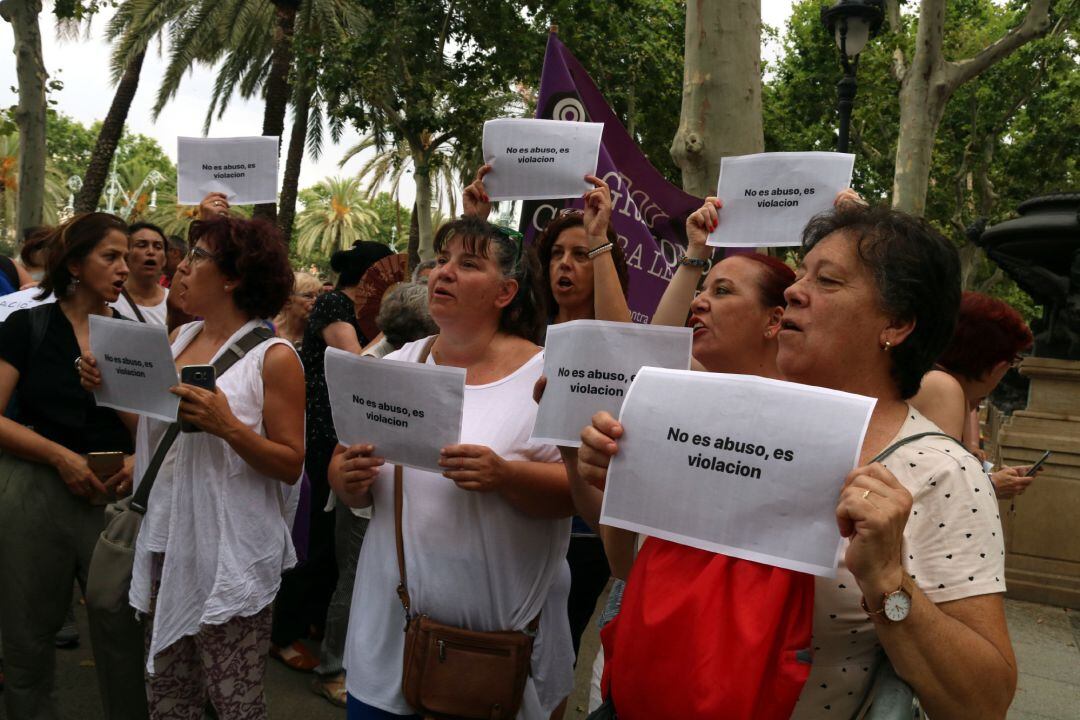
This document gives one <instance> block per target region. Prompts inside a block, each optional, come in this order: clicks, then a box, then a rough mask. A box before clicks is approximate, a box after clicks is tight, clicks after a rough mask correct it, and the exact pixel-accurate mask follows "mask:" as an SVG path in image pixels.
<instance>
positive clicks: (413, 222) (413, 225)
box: [408, 202, 420, 271]
mask: <svg viewBox="0 0 1080 720" xmlns="http://www.w3.org/2000/svg"><path fill="white" fill-rule="evenodd" d="M417 215H418V213H417V212H416V203H415V202H414V203H413V206H412V212H411V213H410V214H409V248H408V251H409V270H410V271H411V270H412V269H413V268H415V267H416V266H417V265H419V264H420V223H419V221H418V218H417Z"/></svg>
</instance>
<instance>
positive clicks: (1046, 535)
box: [996, 357, 1080, 609]
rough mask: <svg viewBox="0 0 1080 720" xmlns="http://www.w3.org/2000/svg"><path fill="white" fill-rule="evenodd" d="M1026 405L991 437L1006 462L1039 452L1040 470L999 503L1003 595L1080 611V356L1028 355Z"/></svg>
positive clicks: (1022, 370) (1021, 462) (1015, 462)
mask: <svg viewBox="0 0 1080 720" xmlns="http://www.w3.org/2000/svg"><path fill="white" fill-rule="evenodd" d="M1020 373H1021V374H1023V375H1025V376H1027V377H1028V378H1030V380H1031V388H1030V391H1029V394H1028V404H1027V408H1026V409H1025V410H1018V411H1016V412H1014V413H1013V415H1012V417H1011V418H1009V419H1008V420H1007V421H1006V422H1005V423H1004V424H1003V425H1002V426H1001V429H1000V431H999V433H998V436H997V448H996V450H997V455H998V458H999V460H1000V461H1001V462H1002V463H1003V464H1005V465H1028V464H1031V463H1033V462H1034V461H1035V460H1037V459H1038V458H1039V457H1040V456H1041V455H1042V453H1043V451H1044V450H1050V451H1051V452H1052V453H1053V454H1052V455H1051V456H1050V458H1049V460H1047V462H1046V464H1045V465H1044V466H1043V467H1044V468H1045V469H1044V472H1043V473H1041V474H1040V475H1039V478H1038V479H1037V480H1036V481H1035V482H1034V483H1032V485H1031V486H1030V487H1029V488H1028V490H1027V491H1026V492H1025V493H1024V494H1023V495H1020V496H1018V497H1016V498H1015V500H1014V501H1008V500H1006V501H1002V502H1001V520H1002V524H1003V526H1004V529H1005V577H1006V580H1007V584H1008V596H1009V597H1012V598H1016V599H1020V600H1028V601H1031V602H1038V603H1045V604H1050V605H1059V606H1063V607H1070V608H1075V609H1080V361H1075V360H1052V359H1047V358H1039V357H1029V358H1026V359H1025V360H1024V362H1023V364H1022V365H1021V366H1020Z"/></svg>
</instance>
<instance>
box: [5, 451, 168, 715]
mask: <svg viewBox="0 0 1080 720" xmlns="http://www.w3.org/2000/svg"><path fill="white" fill-rule="evenodd" d="M103 523H104V508H102V507H94V506H92V505H89V504H88V503H87V502H86V501H85V500H82V499H80V498H77V497H75V496H74V495H72V494H71V493H70V492H68V490H67V488H66V487H65V485H64V483H63V481H62V480H61V479H60V476H59V475H58V474H57V473H56V471H55V470H53V469H52V468H51V467H49V466H47V465H41V464H38V463H31V462H27V461H25V460H20V459H18V458H15V457H12V456H11V455H8V454H2V453H0V637H2V638H3V651H4V652H3V657H4V673H5V675H6V680H5V686H4V692H3V693H2V695H3V698H4V707H5V709H6V711H7V717H8V718H9V720H53V719H54V718H59V717H61V713H60V712H59V710H58V708H57V707H56V699H55V697H54V688H53V682H54V675H55V672H56V648H55V646H54V645H53V636H55V635H56V633H57V631H58V630H60V628H61V626H63V624H64V616H65V615H66V614H67V609H68V607H69V605H70V603H71V586H72V582H73V581H75V580H77V581H78V583H79V586H80V587H82V588H83V589H84V590H85V588H86V573H87V570H88V568H89V567H90V556H91V554H92V553H93V551H94V545H95V544H96V542H97V538H98V535H99V534H100V533H101V529H102V527H103ZM89 621H90V642H91V646H92V649H93V653H94V664H95V666H96V669H97V676H98V689H99V690H100V692H101V701H102V705H103V708H104V711H105V718H106V720H146V718H147V709H146V687H145V684H144V682H143V647H142V628H141V626H140V624H139V623H138V621H137V620H136V618H135V611H134V610H133V609H132V610H129V611H125V612H122V613H101V612H90V614H89Z"/></svg>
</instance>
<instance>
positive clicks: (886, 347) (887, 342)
mask: <svg viewBox="0 0 1080 720" xmlns="http://www.w3.org/2000/svg"><path fill="white" fill-rule="evenodd" d="M881 349H882V350H884V351H885V352H889V350H891V349H892V343H891V342H889V341H888V340H886V341H885V345H884V346H883V347H882V348H881Z"/></svg>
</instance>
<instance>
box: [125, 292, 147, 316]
mask: <svg viewBox="0 0 1080 720" xmlns="http://www.w3.org/2000/svg"><path fill="white" fill-rule="evenodd" d="M120 294H121V295H123V296H124V299H125V300H127V302H128V305H130V306H131V310H132V311H133V312H134V313H135V317H136V318H138V320H139V322H141V323H146V318H145V317H143V314H142V311H141V310H139V306H138V305H136V304H135V300H134V298H132V297H131V293H129V292H128V289H127V288H120Z"/></svg>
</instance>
